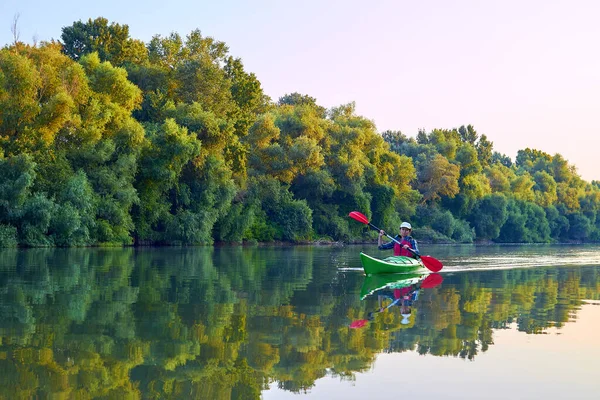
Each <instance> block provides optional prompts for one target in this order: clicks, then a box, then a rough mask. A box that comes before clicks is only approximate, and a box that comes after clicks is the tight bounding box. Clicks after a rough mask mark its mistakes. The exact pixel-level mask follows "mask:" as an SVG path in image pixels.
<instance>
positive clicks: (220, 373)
mask: <svg viewBox="0 0 600 400" xmlns="http://www.w3.org/2000/svg"><path fill="white" fill-rule="evenodd" d="M328 257H329V254H325V255H324V251H323V250H319V249H314V248H311V247H303V248H289V249H275V248H260V247H255V248H245V247H237V248H226V249H225V248H221V249H220V248H214V249H213V248H190V249H73V250H61V249H52V250H27V251H7V250H4V251H3V252H2V253H1V254H0V341H1V342H0V398H9V399H16V398H35V397H42V398H46V397H53V396H56V397H61V398H71V397H81V398H97V397H106V398H207V399H208V398H209V399H220V398H227V399H229V398H260V394H261V391H263V390H264V389H265V388H267V387H268V385H270V384H271V383H274V382H277V385H278V386H279V387H280V388H283V389H285V390H289V391H293V392H302V391H305V390H307V389H309V388H311V387H312V386H313V385H314V384H315V381H316V380H317V379H319V378H321V377H323V376H326V375H329V376H337V377H340V378H342V379H353V376H354V374H355V373H356V372H359V371H366V370H368V369H369V368H370V367H371V365H372V363H373V361H374V359H375V356H376V355H377V354H378V353H381V352H404V351H416V352H418V353H420V354H428V355H433V356H453V357H461V358H465V359H471V360H473V359H475V358H476V356H477V354H479V353H480V352H485V351H486V350H487V349H488V347H489V346H491V345H493V333H494V330H496V329H506V328H507V327H509V326H516V329H518V330H519V331H523V332H526V333H533V334H535V333H543V332H544V331H545V330H546V329H547V328H549V327H561V326H563V325H564V324H565V323H567V322H569V321H572V320H573V319H574V316H575V315H576V313H577V310H578V309H579V307H580V305H581V303H582V300H583V299H595V300H598V298H599V297H600V296H599V291H600V290H599V288H600V278H599V276H598V269H597V268H595V267H552V268H529V269H515V270H500V271H480V272H468V273H467V272H465V273H454V274H451V275H443V283H441V284H438V285H436V286H433V287H430V288H421V289H420V290H419V293H418V298H417V299H413V304H412V305H411V313H410V317H409V318H408V319H407V318H406V316H403V315H402V314H406V312H403V311H402V309H401V307H396V306H392V307H390V308H387V311H385V312H376V311H379V310H381V308H382V306H383V308H385V307H387V306H388V305H389V304H391V303H392V302H393V301H394V300H395V298H394V290H395V289H394V288H393V287H387V288H386V290H390V291H391V293H392V294H391V298H390V299H389V300H385V301H383V303H381V304H380V303H379V301H380V300H382V299H381V298H380V297H379V294H380V293H375V292H376V291H377V290H375V291H374V292H373V293H370V294H368V295H364V293H363V294H362V296H361V291H362V290H363V289H364V287H363V285H364V283H365V278H364V277H363V276H362V275H361V274H359V273H357V272H355V271H349V272H340V271H339V270H338V269H337V268H335V267H332V266H331V263H328V262H327V261H326V260H327V259H328ZM419 282H423V280H422V279H421V280H419ZM411 285H414V283H412V284H411ZM396 289H401V288H396ZM404 295H405V294H402V297H404ZM361 297H362V299H361ZM369 312H373V313H374V314H373V315H372V319H371V320H370V321H369V322H368V323H365V324H364V325H363V326H362V327H360V329H352V328H350V327H349V326H350V325H351V323H352V321H356V320H361V319H367V320H368V318H364V317H365V316H368V313H369ZM407 320H408V323H403V321H404V322H406V321H407Z"/></svg>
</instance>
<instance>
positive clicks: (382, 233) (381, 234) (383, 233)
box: [379, 229, 385, 237]
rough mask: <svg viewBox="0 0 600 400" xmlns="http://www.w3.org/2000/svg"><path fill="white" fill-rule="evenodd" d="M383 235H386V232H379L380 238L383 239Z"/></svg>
mask: <svg viewBox="0 0 600 400" xmlns="http://www.w3.org/2000/svg"><path fill="white" fill-rule="evenodd" d="M383 235H385V231H384V230H383V229H382V230H380V231H379V237H382V236H383Z"/></svg>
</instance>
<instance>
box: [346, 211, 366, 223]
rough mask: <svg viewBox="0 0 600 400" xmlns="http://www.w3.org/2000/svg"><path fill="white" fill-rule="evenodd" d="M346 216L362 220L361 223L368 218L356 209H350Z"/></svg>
mask: <svg viewBox="0 0 600 400" xmlns="http://www.w3.org/2000/svg"><path fill="white" fill-rule="evenodd" d="M348 216H349V217H350V218H352V219H355V220H357V221H358V222H362V223H363V224H368V223H369V219H368V218H367V217H366V216H365V215H364V214H363V213H359V212H358V211H351V212H350V214H348Z"/></svg>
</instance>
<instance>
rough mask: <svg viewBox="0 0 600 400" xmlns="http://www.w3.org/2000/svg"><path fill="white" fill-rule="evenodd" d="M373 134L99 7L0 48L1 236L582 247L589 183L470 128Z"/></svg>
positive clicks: (588, 224)
mask: <svg viewBox="0 0 600 400" xmlns="http://www.w3.org/2000/svg"><path fill="white" fill-rule="evenodd" d="M411 134H414V137H410V136H407V135H405V134H404V133H402V132H400V131H385V132H378V131H377V128H376V126H375V125H374V123H373V122H372V121H371V120H369V119H368V116H366V117H365V116H360V115H357V114H356V112H355V105H354V103H349V104H342V105H340V106H338V107H332V108H329V109H326V108H325V107H322V106H320V105H319V104H318V102H317V100H316V99H315V98H313V97H311V96H310V95H306V94H299V93H291V94H286V95H284V96H282V97H281V98H279V99H278V100H277V101H275V100H273V99H271V98H269V97H268V96H267V95H266V94H265V93H264V92H263V89H262V86H261V83H260V81H259V79H258V77H257V76H256V75H255V74H254V73H251V72H248V71H246V70H245V69H244V65H243V63H242V60H241V59H239V58H236V57H234V56H232V55H230V54H229V49H228V47H227V45H226V44H225V43H224V42H221V41H218V40H217V39H215V38H212V37H205V36H202V34H201V32H200V31H199V30H195V31H192V32H191V33H189V34H188V35H187V36H186V37H182V36H180V35H179V34H177V33H172V34H171V35H168V36H166V37H163V36H159V35H157V36H154V37H153V38H152V40H150V42H148V43H144V42H142V41H140V40H137V39H135V38H131V37H130V36H129V27H128V26H127V25H120V24H117V23H110V22H109V21H108V20H106V19H104V18H101V17H100V18H96V19H94V20H92V19H89V20H88V21H85V22H84V21H77V22H74V23H73V25H71V26H67V27H63V28H62V34H61V38H60V40H52V41H51V42H42V43H35V44H27V43H24V42H20V41H15V42H14V43H12V44H6V45H4V47H3V48H2V49H1V50H0V150H1V152H0V247H87V246H131V245H135V246H148V245H151V246H173V245H176V246H179V245H221V244H222V243H240V244H244V243H251V244H257V243H271V244H276V243H290V244H304V243H316V244H319V245H324V244H326V243H327V242H328V241H330V242H331V243H352V242H359V241H365V242H370V240H371V239H370V238H371V236H370V235H369V233H370V232H368V231H367V229H366V228H365V227H364V226H362V225H361V224H358V223H356V222H355V221H352V220H351V219H350V218H348V217H347V215H348V213H349V212H350V211H355V210H357V211H360V212H362V213H364V214H365V215H366V216H367V217H368V218H369V219H371V220H372V221H373V223H374V224H376V225H377V226H384V227H388V229H392V227H397V226H399V224H400V223H401V221H403V220H409V221H410V222H411V223H412V224H413V226H415V227H417V229H416V232H418V235H416V238H417V240H419V242H421V243H427V242H431V243H446V242H449V243H494V244H495V243H556V242H564V243H598V242H600V217H599V216H598V214H599V212H600V211H599V210H600V182H599V181H592V182H586V181H584V180H583V179H582V178H581V177H580V176H579V175H578V174H577V169H576V167H575V166H574V165H571V164H569V162H568V161H567V160H566V159H564V157H562V156H561V155H560V154H554V155H551V154H548V153H545V152H544V151H542V150H537V149H530V148H527V149H522V150H519V151H518V152H517V155H516V157H515V158H514V159H512V158H511V157H509V156H507V155H504V154H500V153H498V152H496V151H494V147H493V142H492V141H491V139H492V138H488V137H487V136H486V135H485V134H482V133H479V132H477V131H476V130H475V128H474V127H473V126H472V125H463V126H460V127H456V128H439V129H433V130H431V131H424V130H422V131H419V132H411Z"/></svg>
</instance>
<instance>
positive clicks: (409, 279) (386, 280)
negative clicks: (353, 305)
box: [360, 272, 429, 300]
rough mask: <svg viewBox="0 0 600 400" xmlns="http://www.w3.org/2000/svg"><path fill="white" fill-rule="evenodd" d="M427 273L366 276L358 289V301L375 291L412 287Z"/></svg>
mask: <svg viewBox="0 0 600 400" xmlns="http://www.w3.org/2000/svg"><path fill="white" fill-rule="evenodd" d="M428 275H429V273H427V272H423V273H420V274H379V275H367V276H365V281H364V282H363V285H362V288H361V289H360V299H361V300H363V299H364V298H365V297H367V296H369V295H370V294H372V293H373V292H375V291H376V290H381V289H386V288H387V289H402V288H404V287H407V286H410V285H414V284H416V283H419V282H420V281H422V280H423V279H425V278H426V277H427V276H428Z"/></svg>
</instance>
